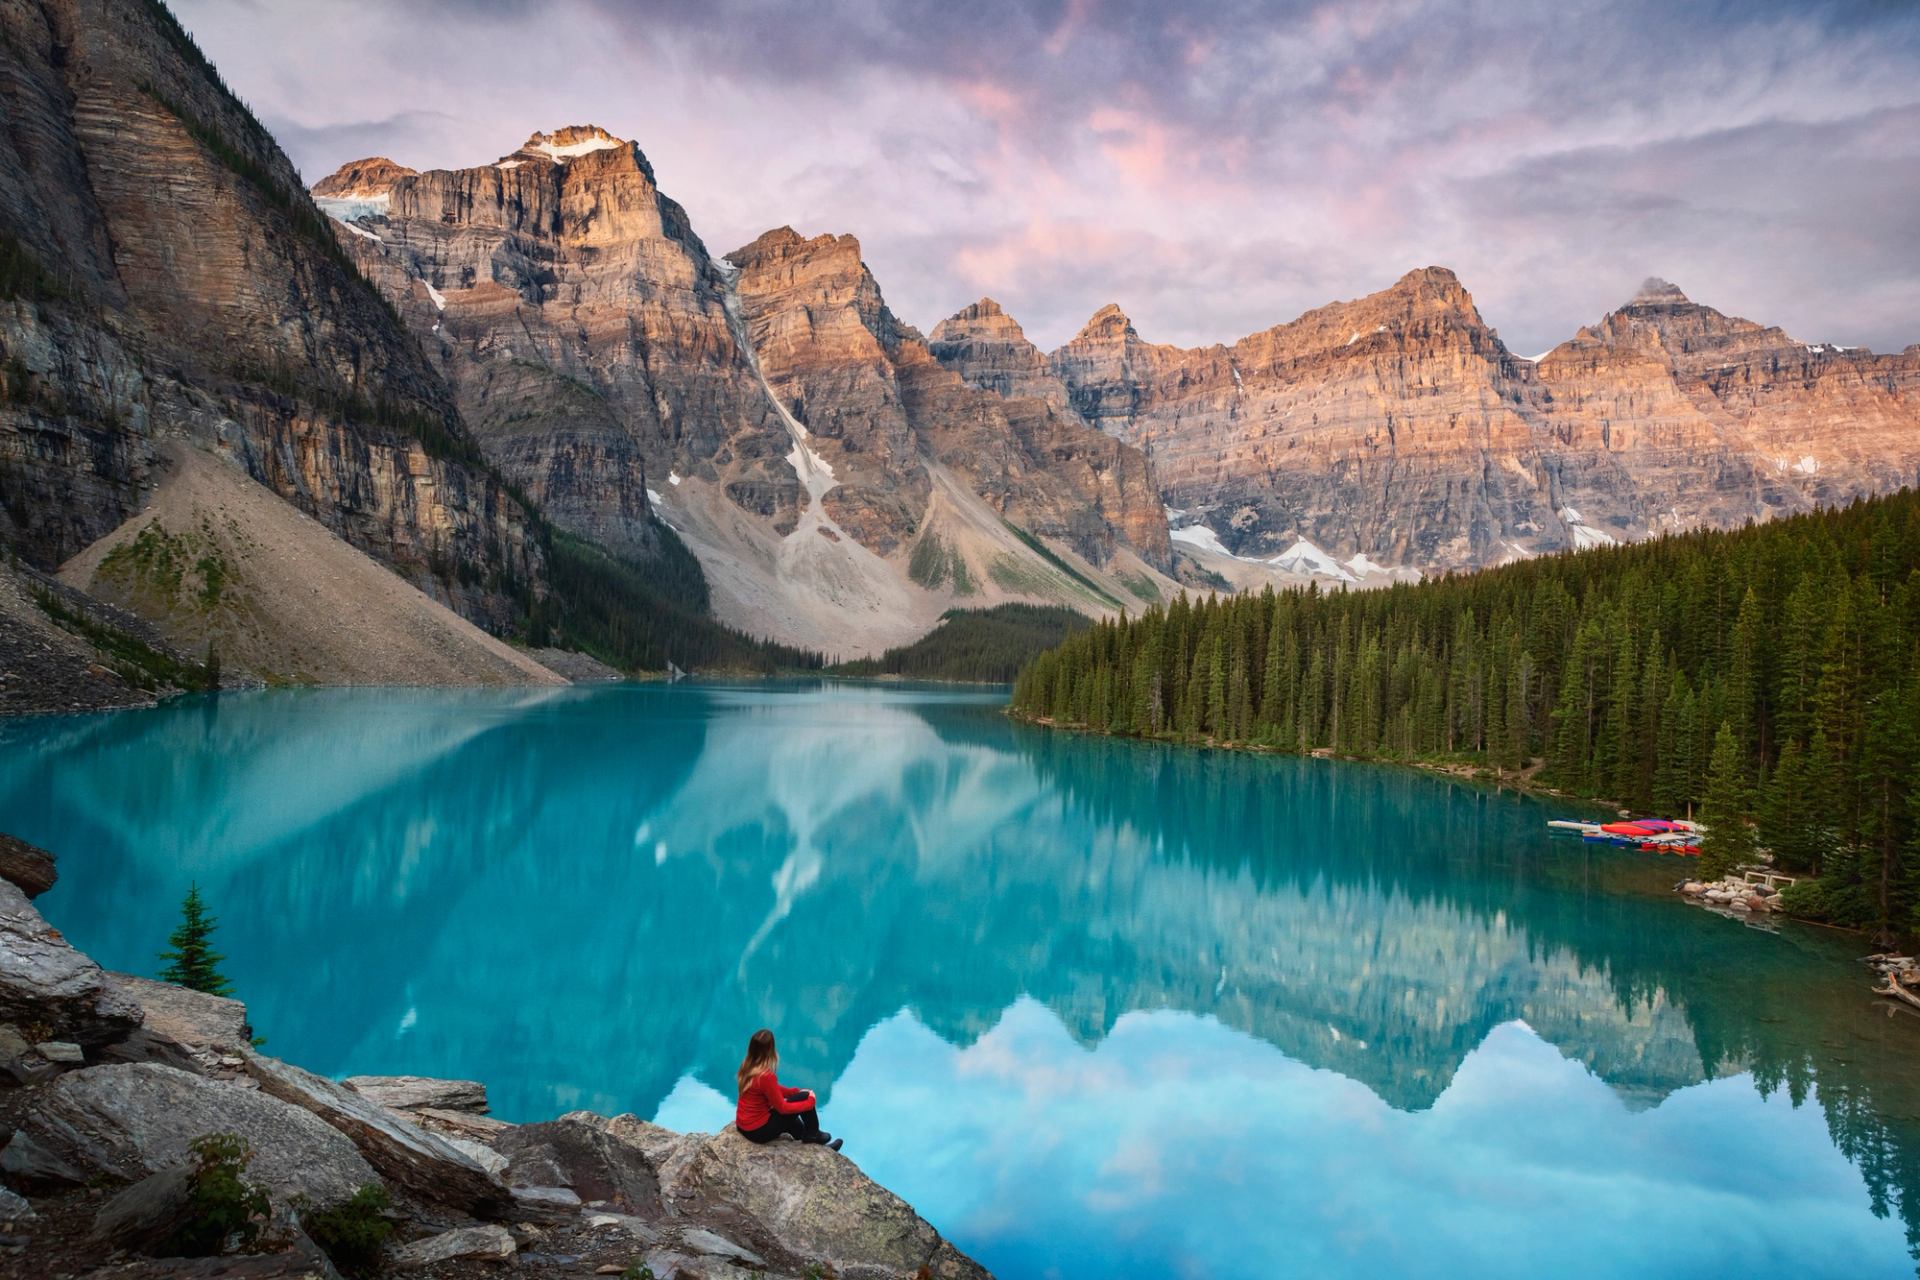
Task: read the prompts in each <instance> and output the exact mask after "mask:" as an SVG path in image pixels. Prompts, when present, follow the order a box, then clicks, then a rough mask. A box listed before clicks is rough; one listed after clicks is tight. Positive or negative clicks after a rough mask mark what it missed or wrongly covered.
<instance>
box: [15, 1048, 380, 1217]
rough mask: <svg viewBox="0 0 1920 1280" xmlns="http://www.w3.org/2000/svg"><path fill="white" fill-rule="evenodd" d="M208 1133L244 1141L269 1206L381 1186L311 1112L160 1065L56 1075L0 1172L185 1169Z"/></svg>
mask: <svg viewBox="0 0 1920 1280" xmlns="http://www.w3.org/2000/svg"><path fill="white" fill-rule="evenodd" d="M210 1133H234V1134H238V1135H239V1136H241V1137H242V1138H245V1139H246V1140H247V1142H248V1143H249V1144H250V1145H251V1146H252V1148H253V1152H254V1157H253V1162H252V1163H251V1164H250V1165H248V1167H247V1176H248V1178H250V1179H251V1180H252V1181H254V1182H255V1183H258V1184H259V1185H260V1186H261V1187H263V1188H264V1189H265V1190H266V1191H267V1193H268V1195H269V1196H271V1197H272V1198H274V1199H275V1200H280V1199H284V1198H287V1197H290V1196H293V1195H304V1196H306V1197H307V1198H308V1199H310V1200H312V1201H313V1202H314V1203H315V1204H322V1205H326V1204H335V1203H338V1202H339V1201H341V1200H344V1199H346V1198H347V1197H348V1196H350V1195H352V1194H353V1193H354V1191H356V1190H357V1189H358V1188H360V1187H361V1186H362V1185H364V1184H366V1183H369V1182H375V1181H378V1177H377V1175H376V1174H375V1173H374V1170H373V1168H372V1167H371V1166H370V1165H369V1164H368V1163H367V1161H366V1160H364V1159H362V1158H361V1156H360V1153H359V1152H358V1151H356V1150H355V1149H354V1146H353V1143H352V1142H351V1141H349V1140H348V1139H347V1137H346V1136H345V1135H344V1134H341V1133H340V1132H339V1131H337V1130H335V1129H333V1128H331V1127H329V1126H328V1125H326V1124H324V1123H322V1122H321V1121H320V1120H319V1119H318V1118H317V1117H315V1116H314V1115H312V1114H311V1113H310V1112H308V1111H305V1110H303V1109H301V1108H299V1107H295V1106H291V1105H289V1104H288V1103H286V1102H283V1101H280V1100H279V1099H276V1098H272V1097H268V1096H266V1095H264V1094H262V1093H260V1092H257V1091H255V1090H252V1089H241V1088H238V1087H236V1086H234V1085H230V1084H221V1083H218V1082H215V1081H212V1080H206V1079H203V1078H201V1077H199V1076H195V1075H190V1074H189V1073H187V1072H184V1071H180V1070H176V1069H175V1068H173V1067H167V1066H161V1065H159V1064H157V1063H128V1064H113V1065H108V1066H99V1067H88V1068H86V1069H85V1070H82V1071H70V1072H68V1073H67V1074H66V1075H63V1076H61V1077H60V1078H59V1079H58V1080H56V1081H54V1082H53V1083H52V1084H51V1085H48V1086H47V1087H46V1088H45V1089H43V1090H42V1091H41V1093H40V1095H39V1096H38V1097H37V1098H36V1099H35V1106H34V1107H33V1109H32V1110H30V1111H29V1112H28V1113H27V1115H26V1117H25V1119H24V1121H23V1122H22V1124H21V1129H20V1132H19V1134H18V1135H16V1136H15V1138H14V1140H13V1141H12V1142H10V1143H9V1144H8V1145H7V1149H6V1151H5V1152H0V1169H5V1170H6V1171H8V1172H10V1173H19V1174H21V1175H22V1176H26V1177H33V1176H36V1172H38V1173H39V1174H40V1176H42V1177H43V1180H47V1181H56V1180H63V1179H59V1178H46V1177H44V1173H45V1171H47V1167H48V1166H49V1164H50V1163H54V1162H57V1164H58V1166H61V1167H64V1168H65V1169H66V1170H68V1171H69V1172H71V1173H77V1174H79V1175H80V1178H79V1179H71V1178H68V1179H64V1180H67V1181H73V1180H85V1179H87V1178H91V1177H95V1176H99V1175H106V1176H109V1177H122V1178H140V1177H143V1176H145V1175H147V1174H152V1173H158V1172H160V1171H161V1170H163V1169H166V1168H169V1167H171V1166H173V1165H177V1164H182V1163H184V1162H186V1161H187V1160H188V1159H189V1158H190V1152H189V1144H191V1143H192V1142H193V1140H194V1139H195V1138H199V1137H203V1136H205V1135H206V1134H210ZM23 1141H24V1143H25V1144H26V1145H25V1146H24V1147H23V1146H22V1143H23ZM16 1148H20V1150H19V1152H18V1153H16ZM53 1172H55V1173H57V1169H55V1170H53Z"/></svg>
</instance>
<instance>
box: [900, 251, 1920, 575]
mask: <svg viewBox="0 0 1920 1280" xmlns="http://www.w3.org/2000/svg"><path fill="white" fill-rule="evenodd" d="M935 337H936V341H935V343H934V350H935V353H936V354H937V355H938V356H939V357H940V359H941V360H942V361H943V362H945V363H946V364H947V365H948V366H949V367H950V368H952V369H954V370H955V371H956V372H958V373H959V374H960V375H961V376H962V377H963V378H965V379H966V380H967V381H968V382H969V383H970V384H971V385H973V386H976V387H980V388H983V389H986V390H992V391H995V392H998V393H1000V394H1006V395H1023V396H1039V397H1043V398H1046V399H1049V400H1051V401H1053V402H1056V403H1057V402H1059V401H1061V400H1063V399H1064V400H1065V401H1066V402H1067V403H1069V404H1070V405H1071V406H1072V408H1073V409H1074V410H1075V411H1076V412H1077V413H1078V414H1079V415H1080V416H1081V417H1083V418H1084V419H1085V420H1086V421H1088V422H1089V423H1091V424H1093V425H1096V426H1099V427H1100V428H1101V429H1102V430H1104V431H1107V432H1109V433H1111V434H1114V435H1116V436H1118V437H1120V438H1122V439H1126V440H1129V441H1131V442H1133V443H1136V444H1139V445H1140V446H1141V447H1142V448H1144V449H1145V450H1146V451H1147V453H1148V455H1149V456H1150V457H1151V458H1152V460H1153V464H1154V467H1155V470H1156V474H1157V476H1158V479H1159V481H1160V484H1161V487H1162V490H1163V492H1164V494H1165V496H1166V500H1167V502H1168V503H1169V504H1170V505H1172V506H1174V507H1176V508H1180V509H1182V510H1183V511H1185V512H1189V513H1192V515H1193V516H1194V518H1196V519H1198V520H1200V521H1203V522H1204V523H1205V524H1206V525H1207V526H1208V527H1209V528H1210V529H1211V530H1212V532H1213V533H1214V534H1215V535H1216V536H1217V537H1218V539H1219V540H1220V542H1221V544H1222V546H1223V548H1224V549H1225V550H1226V551H1229V552H1232V553H1234V554H1236V555H1241V556H1245V557H1257V558H1260V559H1270V558H1271V557H1273V556H1274V555H1276V554H1281V553H1284V552H1285V551H1286V549H1287V548H1288V547H1290V546H1293V545H1295V544H1296V543H1297V542H1298V541H1300V540H1302V539H1304V540H1306V541H1307V542H1309V543H1311V544H1313V545H1315V546H1317V547H1319V548H1324V549H1326V551H1328V552H1330V553H1332V554H1333V555H1334V556H1336V557H1337V558H1339V559H1341V560H1346V559H1348V558H1350V557H1352V556H1353V555H1355V554H1361V555H1365V556H1368V557H1369V558H1370V559H1371V560H1373V561H1375V562H1378V563H1383V564H1390V565H1404V566H1409V567H1412V568H1418V569H1424V570H1432V569H1445V568H1459V567H1472V566H1478V565H1485V564H1494V563H1500V562H1502V561H1505V560H1509V559H1513V558H1516V557H1519V556H1524V555H1530V554H1534V553H1537V552H1542V551H1552V550H1559V549H1563V548H1568V547H1583V546H1593V545H1599V544H1601V543H1605V542H1615V541H1627V540H1631V539H1635V538H1641V537H1646V536H1650V535H1652V534H1654V533H1658V532H1662V531H1666V530H1671V529H1676V528H1690V527H1694V526H1699V525H1708V526H1716V527H1726V526H1731V525H1737V524H1739V523H1741V522H1743V521H1745V520H1748V519H1753V518H1766V517H1768V516H1771V515H1776V514H1782V513H1787V512H1792V511H1799V510H1805V509H1807V508H1808V507H1810V506H1812V505H1815V504H1818V503H1830V502H1836V501H1843V500H1845V499H1847V498H1849V497H1853V496H1856V495H1860V494H1866V493H1873V492H1880V491H1884V490H1887V489H1890V488H1895V487H1898V486H1899V485H1902V484H1911V483H1914V482H1915V481H1916V479H1920V348H1909V349H1908V350H1907V351H1906V352H1904V353H1902V354H1900V355H1895V356H1875V355H1873V354H1871V353H1869V352H1865V351H1860V350H1854V349H1843V348H1837V347H1831V346H1824V345H1821V344H1811V345H1810V344H1805V343H1802V342H1798V341H1796V340H1794V339H1792V338H1789V337H1788V336H1787V335H1786V334H1784V333H1782V332H1781V331H1780V330H1778V329H1772V328H1766V327H1764V326H1761V325H1757V324H1753V323H1752V322H1749V321H1745V320H1737V319H1731V318H1729V317H1727V316H1724V315H1722V314H1720V313H1719V312H1717V311H1714V310H1713V309H1711V308H1709V307H1703V306H1699V305H1697V304H1695V303H1693V302H1691V301H1689V300H1688V299H1687V297H1686V296H1685V295H1684V294H1683V293H1682V292H1681V291H1680V290H1679V289H1678V288H1677V287H1675V286H1674V285H1672V284H1669V283H1668V282H1666V281H1663V280H1650V281H1648V282H1647V285H1646V286H1645V287H1644V288H1643V289H1642V290H1641V292H1640V293H1639V294H1638V295H1637V296H1636V297H1635V298H1634V299H1633V300H1632V301H1631V302H1630V303H1628V304H1627V305H1626V306H1624V307H1622V308H1621V309H1620V310H1618V311H1616V312H1614V313H1612V314H1611V315H1609V316H1607V317H1606V318H1605V319H1604V320H1602V321H1601V322H1600V323H1599V324H1597V325H1595V326H1592V327H1590V328H1586V329H1583V330H1581V331H1580V333H1579V334H1578V335H1576V336H1575V337H1574V338H1573V339H1571V340H1569V341H1568V342H1566V343H1563V344H1561V345H1560V346H1559V347H1557V348H1555V349H1554V350H1553V351H1551V352H1549V353H1547V354H1545V355H1543V356H1541V357H1539V358H1538V359H1537V361H1536V360H1533V359H1527V358H1522V357H1518V356H1515V355H1513V354H1512V353H1511V352H1509V351H1508V350H1507V348H1506V346H1505V345H1504V344H1503V343H1502V342H1501V341H1500V338H1499V336H1498V335H1497V334H1496V333H1495V332H1494V331H1493V330H1492V329H1491V328H1489V327H1488V326H1487V324H1486V323H1485V321H1484V320H1483V319H1482V317H1481V315H1480V313H1479V311H1478V309H1477V307H1476V306H1475V305H1474V302H1473V299H1472V297H1471V296H1470V295H1469V294H1468V293H1467V291H1466V289H1465V288H1463V287H1462V286H1461V284H1460V282H1459V280H1457V279H1456V278H1455V277H1454V275H1453V273H1452V272H1449V271H1447V270H1445V269H1444V268H1440V267H1428V268H1424V269H1422V270H1419V271H1413V272H1410V273H1408V274H1407V275H1406V276H1404V277H1403V278H1402V279H1400V280H1399V281H1398V282H1396V283H1395V284H1394V285H1393V286H1392V287H1390V288H1388V289H1385V290H1382V291H1381V292H1379V293H1376V294H1372V295H1370V296H1368V297H1365V298H1361V299H1359V300H1358V301H1354V302H1339V303H1334V304H1332V305H1329V306H1326V307H1321V308H1319V309H1318V310H1315V311H1310V312H1308V313H1307V314H1306V315H1303V316H1301V317H1300V318H1299V319H1297V320H1294V321H1291V322H1289V323H1287V324H1282V325H1277V326H1275V327H1273V328H1271V329H1267V330H1264V331H1262V332H1260V333H1257V334H1253V335H1251V336H1249V337H1246V338H1243V339H1241V340H1240V341H1238V342H1236V343H1234V344H1232V345H1231V346H1213V347H1205V348H1195V349H1185V348H1179V347H1172V346H1165V345H1160V344H1156V343H1151V342H1148V341H1146V340H1145V339H1143V338H1142V337H1141V336H1140V334H1139V333H1138V331H1137V330H1136V329H1135V328H1134V326H1133V324H1132V322H1131V321H1130V320H1129V319H1128V318H1127V316H1126V315H1125V313H1124V312H1122V311H1121V310H1120V308H1119V307H1117V306H1114V305H1108V306H1106V307H1103V308H1101V309H1100V310H1099V311H1098V312H1096V313H1095V314H1094V316H1093V318H1092V319H1091V320H1090V321H1088V323H1087V325H1086V327H1085V328H1084V329H1082V330H1081V332H1080V333H1079V334H1078V335H1077V336H1075V337H1074V339H1073V340H1072V341H1070V342H1068V343H1066V344H1065V345H1064V346H1062V347H1061V348H1059V349H1058V350H1057V351H1054V352H1052V353H1051V354H1048V355H1043V354H1042V353H1040V352H1039V351H1038V350H1037V349H1036V348H1034V347H1033V346H1032V344H1031V343H1029V342H1027V341H1026V339H1025V337H1024V335H1022V334H1021V333H1020V331H1019V327H1018V325H1016V324H1014V323H1013V322H1012V320H1011V319H1010V318H1009V317H1006V316H1005V315H1004V314H1002V313H1001V312H1000V309H999V308H998V307H997V306H995V305H993V304H992V303H991V302H990V301H983V302H981V303H977V304H975V305H974V306H972V307H969V308H967V309H966V310H964V311H962V312H960V313H958V314H956V315H955V316H953V317H950V318H949V319H948V320H946V321H943V322H942V324H941V325H940V326H939V328H938V329H936V330H935Z"/></svg>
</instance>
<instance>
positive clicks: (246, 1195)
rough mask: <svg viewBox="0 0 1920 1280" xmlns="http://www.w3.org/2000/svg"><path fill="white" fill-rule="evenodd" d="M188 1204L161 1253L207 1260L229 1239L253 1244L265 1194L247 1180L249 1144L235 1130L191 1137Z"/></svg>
mask: <svg viewBox="0 0 1920 1280" xmlns="http://www.w3.org/2000/svg"><path fill="white" fill-rule="evenodd" d="M189 1149H190V1150H191V1151H192V1152H193V1159H194V1164H195V1168H194V1173H193V1192H192V1196H191V1203H192V1207H191V1209H190V1211H189V1214H188V1219H187V1222H186V1225H185V1226H182V1227H181V1228H180V1229H179V1230H178V1231H176V1232H175V1233H174V1234H173V1237H172V1239H170V1240H169V1241H168V1242H167V1245H166V1247H165V1248H164V1249H163V1251H162V1252H163V1253H167V1254H173V1255H175V1256H178V1257H183V1258H205V1257H209V1256H211V1255H213V1254H216V1253H220V1252H222V1251H223V1250H225V1249H226V1247H227V1245H228V1244H229V1242H234V1243H237V1244H239V1245H240V1246H242V1247H244V1246H246V1245H249V1244H252V1243H253V1241H254V1240H255V1239H257V1238H258V1237H259V1235H260V1231H261V1228H263V1227H265V1226H266V1223H267V1212H268V1210H269V1209H270V1208H271V1206H270V1205H269V1204H268V1203H267V1193H266V1192H264V1191H262V1190H260V1188H258V1187H256V1186H254V1185H253V1184H252V1183H250V1182H248V1181H247V1179H246V1172H247V1165H248V1164H249V1163H251V1162H252V1160H253V1148H252V1147H251V1146H249V1145H248V1143H247V1140H246V1139H245V1138H242V1137H241V1136H240V1135H239V1134H235V1133H209V1134H206V1135H205V1136H203V1137H199V1138H195V1139H194V1140H193V1142H192V1143H191V1144H190V1147H189Z"/></svg>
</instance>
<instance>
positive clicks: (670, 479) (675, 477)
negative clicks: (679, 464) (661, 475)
mask: <svg viewBox="0 0 1920 1280" xmlns="http://www.w3.org/2000/svg"><path fill="white" fill-rule="evenodd" d="M667 483H668V484H679V483H680V473H679V472H678V471H669V472H667Z"/></svg>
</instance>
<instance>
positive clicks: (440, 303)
mask: <svg viewBox="0 0 1920 1280" xmlns="http://www.w3.org/2000/svg"><path fill="white" fill-rule="evenodd" d="M420 283H421V284H424V285H426V286H427V296H428V297H429V298H432V299H433V305H434V306H435V307H437V308H439V309H440V310H442V311H445V310H446V309H447V295H446V294H444V293H442V292H440V291H439V290H438V289H436V288H434V287H433V282H432V281H431V280H426V279H422V280H421V281H420Z"/></svg>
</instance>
